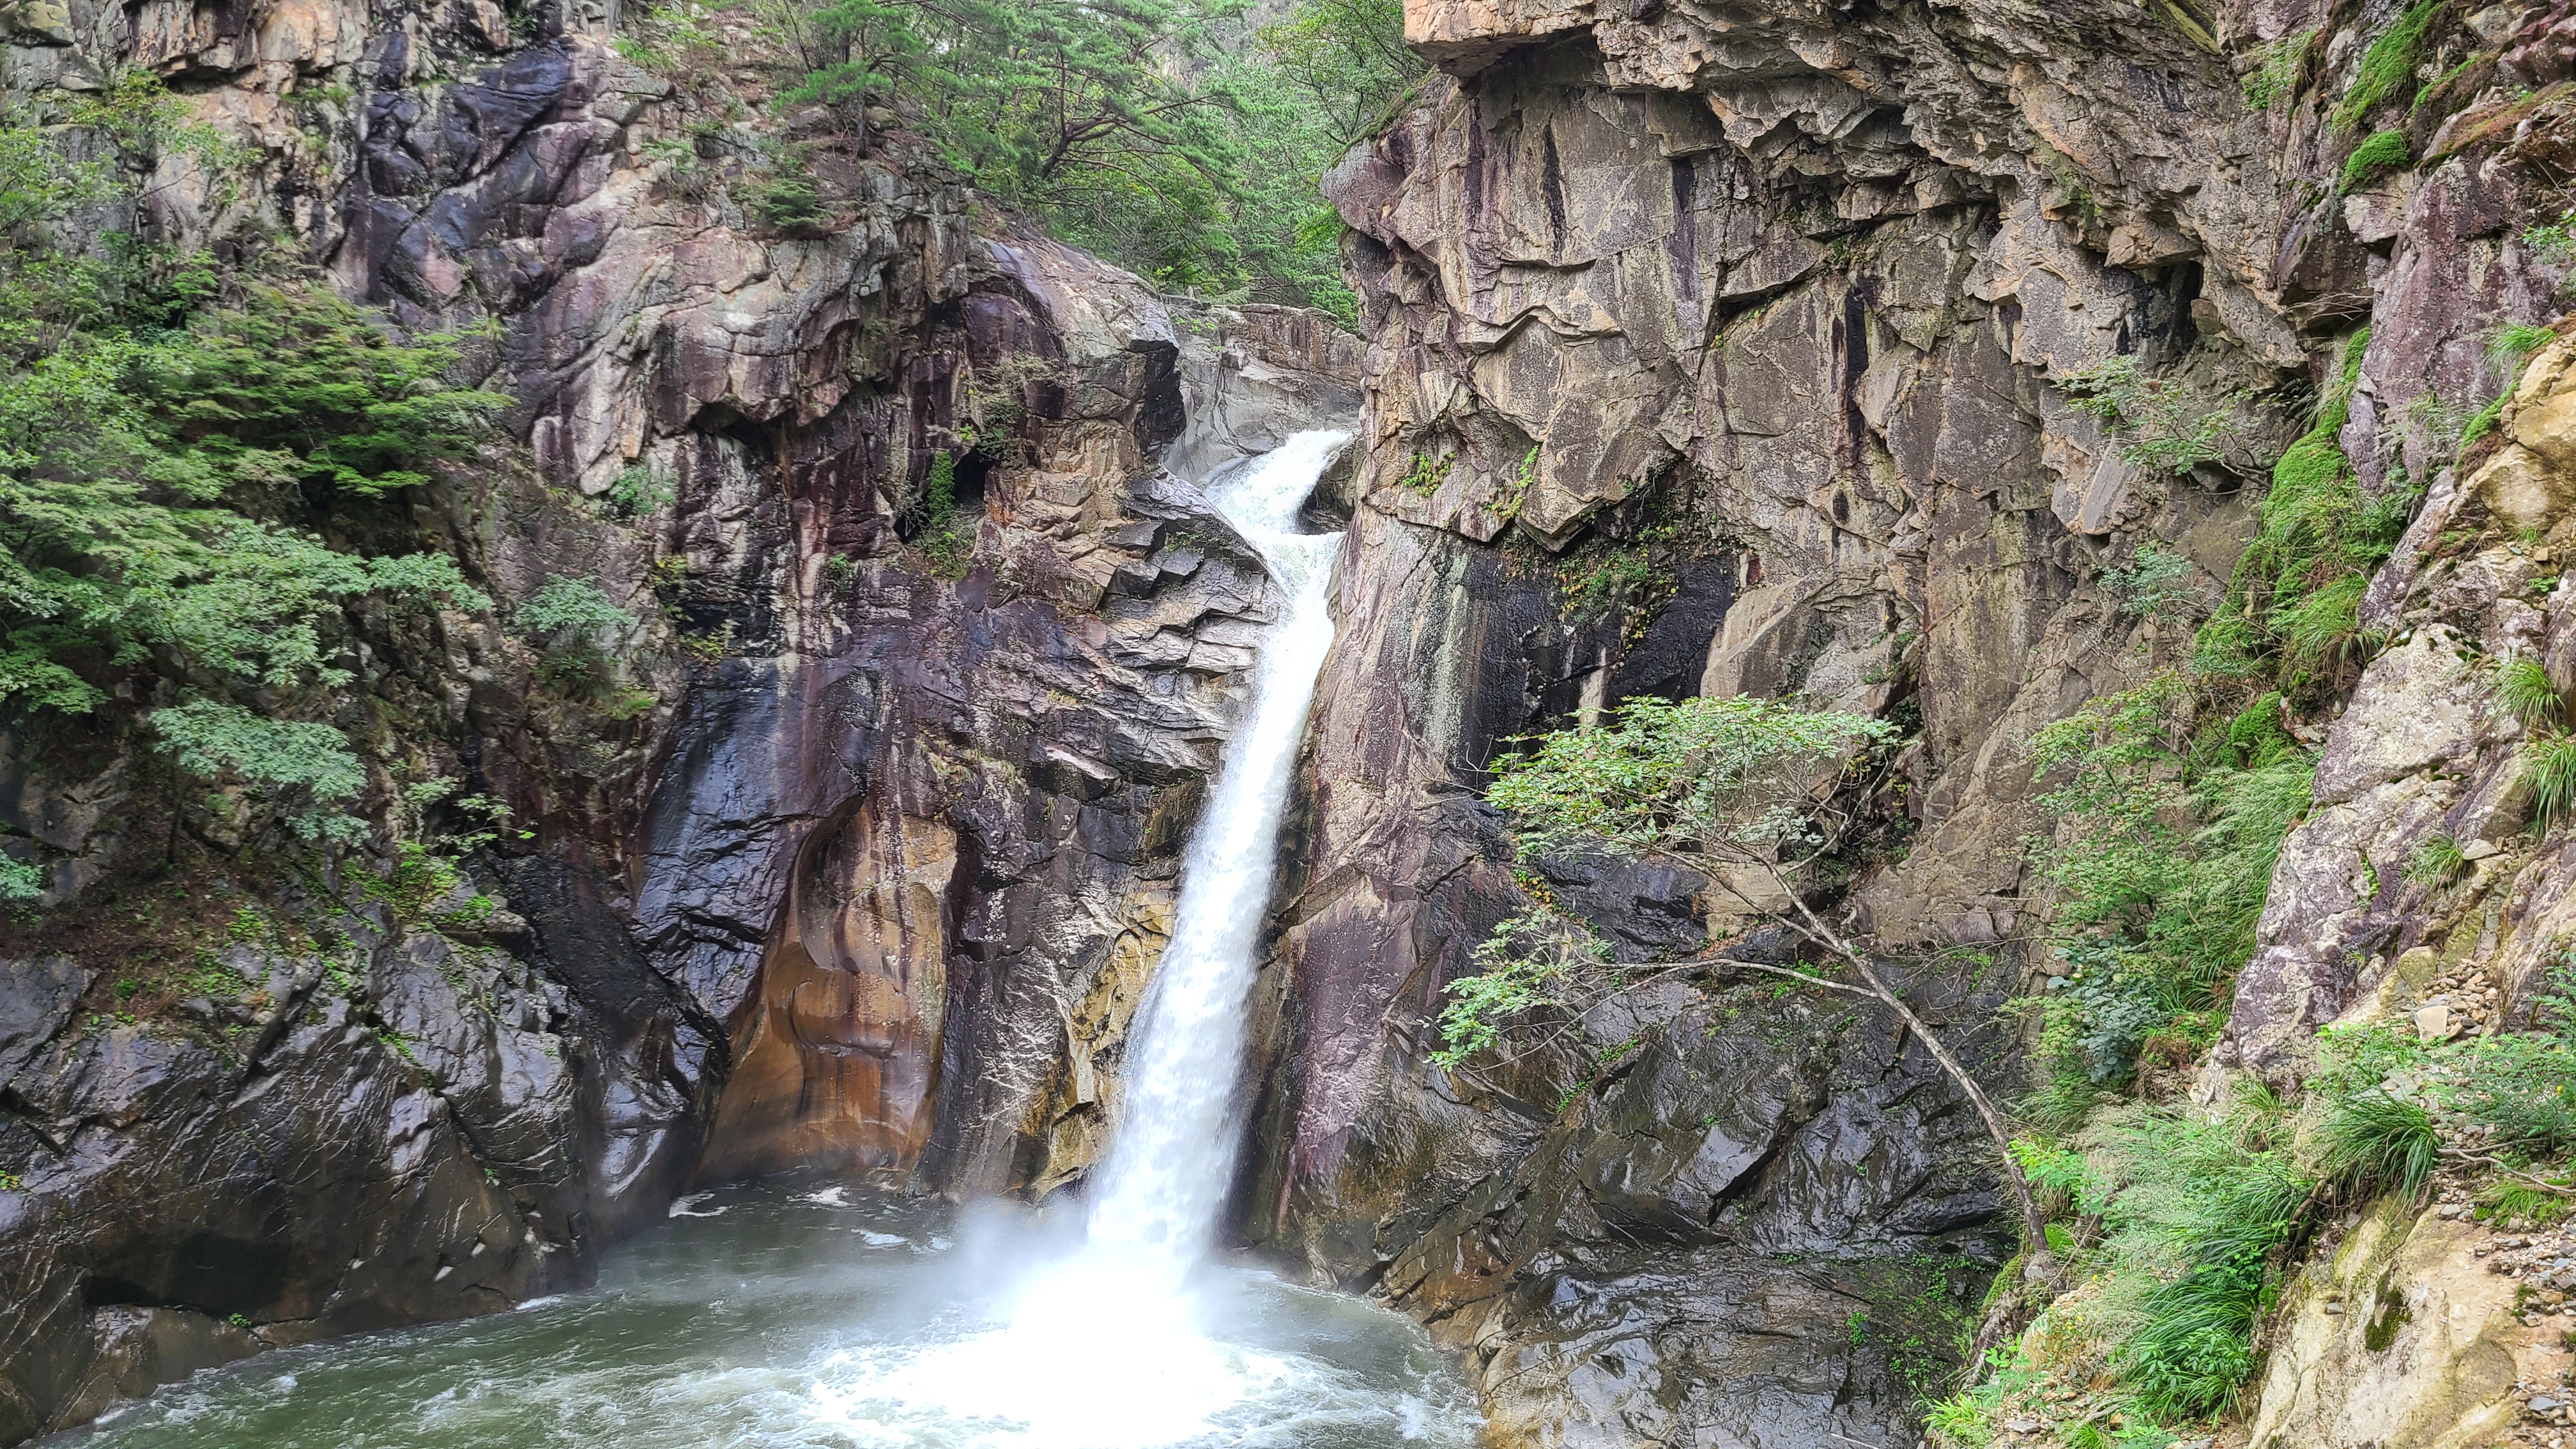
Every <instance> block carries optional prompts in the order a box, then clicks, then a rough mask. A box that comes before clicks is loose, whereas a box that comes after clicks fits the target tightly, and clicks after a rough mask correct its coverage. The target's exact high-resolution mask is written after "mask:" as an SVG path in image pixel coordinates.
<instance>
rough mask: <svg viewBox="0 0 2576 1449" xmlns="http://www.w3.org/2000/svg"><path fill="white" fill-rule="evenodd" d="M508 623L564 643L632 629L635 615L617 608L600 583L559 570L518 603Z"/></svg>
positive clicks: (525, 632)
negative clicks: (571, 575) (564, 573)
mask: <svg viewBox="0 0 2576 1449" xmlns="http://www.w3.org/2000/svg"><path fill="white" fill-rule="evenodd" d="M511 623H512V624H513V625H515V626H516V627H517V628H518V630H519V631H520V632H521V633H523V634H526V635H528V636H530V637H532V638H537V639H542V640H546V641H548V642H551V643H556V644H564V643H570V642H572V641H574V640H576V639H587V638H592V637H595V636H597V635H600V634H605V633H609V632H611V631H614V630H622V629H631V628H633V627H634V626H635V616H634V615H632V614H629V613H627V612H626V611H625V610H624V609H621V608H619V607H618V606H617V604H616V602H615V601H614V600H612V599H610V598H609V597H608V593H607V591H606V590H604V589H602V588H600V586H599V585H597V584H595V583H592V582H591V581H589V580H588V579H577V578H573V577H570V576H569V575H561V574H558V575H555V576H552V577H550V578H548V579H547V580H546V582H545V584H544V586H543V587H541V588H539V589H538V590H537V591H536V592H535V593H533V594H530V595H529V596H528V598H527V601H526V602H524V603H522V604H520V605H519V607H518V611H517V612H516V613H515V614H513V615H512V616H511Z"/></svg>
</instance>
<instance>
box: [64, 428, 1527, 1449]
mask: <svg viewBox="0 0 2576 1449" xmlns="http://www.w3.org/2000/svg"><path fill="white" fill-rule="evenodd" d="M1345 436H1346V435H1344V434H1340V433H1333V432H1310V433H1301V434H1299V435H1297V436H1296V437H1293V438H1291V439H1289V440H1288V441H1287V442H1286V443H1285V444H1283V445H1282V446H1281V447H1280V448H1279V449H1278V450H1277V451H1276V452H1274V453H1271V454H1268V455H1265V456H1263V457H1261V458H1259V459H1256V460H1254V461H1253V462H1251V463H1250V464H1248V465H1246V466H1244V467H1243V468H1241V469H1239V470H1238V471H1237V472H1236V474H1235V475H1234V476H1233V477H1232V478H1231V479H1229V480H1226V481H1224V482H1223V483H1221V484H1219V485H1218V486H1217V487H1216V488H1215V489H1214V490H1213V493H1214V499H1215V501H1216V503H1217V505H1218V506H1219V508H1220V509H1221V510H1222V511H1224V513H1225V514H1226V516H1227V517H1228V519H1229V520H1231V521H1232V522H1233V523H1234V524H1235V525H1236V527H1237V529H1238V530H1239V531H1241V532H1242V534H1243V535H1244V537H1245V538H1246V539H1247V540H1249V541H1250V542H1251V543H1252V544H1253V545H1254V546H1255V547H1257V548H1259V549H1260V550H1261V552H1262V555H1263V557H1264V558H1265V560H1266V561H1267V562H1268V564H1269V567H1270V571H1271V574H1272V577H1273V578H1274V580H1276V582H1277V583H1278V585H1279V590H1278V592H1279V595H1280V606H1279V611H1278V616H1277V618H1276V620H1275V622H1273V623H1272V624H1271V625H1270V626H1269V628H1268V630H1267V631H1266V633H1265V636H1264V640H1263V645H1262V650H1261V658H1260V661H1259V664H1258V665H1257V667H1256V668H1255V670H1254V680H1253V692H1252V697H1251V698H1250V699H1249V700H1248V701H1247V708H1246V712H1245V716H1244V721H1243V724H1242V725H1241V727H1240V728H1239V729H1238V731H1237V733H1236V736H1235V738H1234V740H1233V741H1232V742H1231V743H1230V744H1229V745H1228V747H1227V750H1226V753H1225V758H1224V760H1223V762H1222V764H1221V765H1220V767H1219V770H1218V774H1217V779H1216V781H1215V782H1214V785H1213V788H1212V789H1211V791H1210V795H1209V802H1208V808H1207V812H1206V814H1205V816H1204V817H1203V818H1202V820H1201V823H1200V826H1199V828H1198V831H1197V833H1196V834H1195V835H1194V836H1193V838H1192V840H1191V843H1190V847H1189V851H1188V854H1187V858H1186V860H1185V862H1184V865H1183V868H1182V875H1181V890H1180V898H1179V900H1178V901H1177V902H1176V904H1175V908H1174V926H1173V937H1172V942H1171V945H1170V946H1169V947H1168V948H1166V950H1165V953H1164V956H1163V960H1162V963H1161V964H1160V966H1159V967H1158V969H1157V970H1156V972H1155V976H1154V980H1153V984H1152V985H1151V986H1150V987H1149V988H1148V991H1147V995H1146V1000H1145V1002H1144V1003H1143V1005H1142V1006H1141V1008H1140V1010H1139V1013H1138V1018H1137V1023H1136V1027H1135V1030H1134V1032H1133V1033H1132V1034H1131V1040H1130V1046H1129V1049H1128V1058H1127V1060H1128V1067H1127V1073H1126V1080H1125V1082H1124V1084H1123V1087H1124V1093H1125V1095H1124V1098H1123V1100H1122V1101H1121V1102H1120V1104H1119V1115H1118V1130H1117V1135H1116V1138H1115V1140H1114V1143H1113V1145H1112V1147H1111V1150H1110V1154H1109V1158H1108V1160H1107V1161H1106V1162H1105V1163H1104V1164H1103V1165H1102V1167H1101V1168H1100V1169H1099V1170H1098V1171H1097V1172H1096V1173H1095V1174H1094V1181H1093V1183H1092V1185H1091V1191H1090V1194H1089V1206H1088V1208H1087V1210H1085V1211H1083V1212H1082V1213H1081V1215H1080V1216H1079V1217H1068V1216H1067V1215H1064V1214H1057V1215H1055V1220H1054V1221H1053V1222H1052V1223H1049V1222H1045V1221H1041V1220H1039V1219H1038V1218H1036V1217H1035V1216H1033V1215H1030V1214H1026V1213H1014V1212H1010V1211H1007V1210H1004V1209H1001V1208H991V1209H987V1210H985V1211H984V1212H983V1213H981V1214H980V1215H978V1216H974V1217H970V1218H968V1219H965V1220H963V1221H960V1220H958V1219H955V1218H953V1217H952V1216H951V1215H950V1214H949V1212H948V1210H947V1209H946V1208H944V1207H942V1206H939V1205H935V1204H927V1203H922V1202H917V1201H911V1202H908V1201H903V1200H898V1199H892V1198H886V1197H880V1196H874V1195H869V1194H864V1193H861V1192H859V1191H857V1190H855V1189H852V1188H849V1187H846V1186H841V1185H834V1184H830V1183H807V1184H804V1185H801V1186H798V1187H785V1186H779V1185H768V1186H749V1187H740V1188H730V1189H724V1190H720V1191H717V1192H712V1193H701V1194H697V1195H694V1196H692V1197H690V1198H687V1199H684V1200H683V1201H682V1202H681V1203H679V1204H677V1205H675V1207H674V1208H673V1213H672V1217H671V1219H670V1221H669V1222H668V1223H667V1224H665V1225H664V1226H663V1227H662V1228H660V1229H659V1230H657V1231H655V1232H653V1233H649V1234H646V1235H644V1236H642V1237H640V1238H638V1239H636V1240H634V1241H631V1242H629V1243H626V1244H623V1245H621V1246H620V1247H618V1248H617V1249H615V1250H613V1251H612V1252H611V1253H610V1254H609V1255H608V1257H607V1259H606V1261H605V1262H604V1263H603V1265H602V1269H601V1275H600V1283H599V1285H598V1287H597V1288H595V1289H593V1290H591V1291H589V1292H586V1293H581V1294H572V1295H565V1296H562V1297H558V1298H553V1299H546V1300H541V1301H539V1302H535V1303H531V1304H528V1305H526V1306H524V1307H522V1308H520V1309H518V1310H517V1311H515V1312H511V1313H505V1314H500V1315H496V1316H494V1317H490V1318H483V1319H476V1320H471V1321H468V1322H464V1323H455V1324H445V1325H438V1326H434V1327H427V1328H418V1329H411V1330H406V1331H403V1332H398V1333H388V1334H378V1335H373V1336H369V1337H365V1338H359V1339H351V1340H343V1341H339V1342H335V1343H329V1344H320V1345H314V1346H311V1347H307V1348H299V1349H289V1350H284V1351H280V1352H277V1353H272V1354H267V1355H263V1356H262V1357H260V1358H257V1359H254V1360H252V1361H250V1362H248V1363H245V1364H241V1365H237V1366H235V1367H234V1368H231V1369H228V1370H223V1371H219V1372H214V1373H208V1374H201V1375H199V1376H198V1377H197V1378H196V1379H194V1380H192V1381H190V1382H188V1383H185V1384H180V1385H175V1386H172V1387H170V1388H167V1389H164V1390H162V1391H161V1392H160V1393H158V1394H156V1395H155V1396H153V1397H152V1398H151V1399H149V1400H147V1401H145V1402H143V1403H141V1404H138V1405H132V1406H128V1407H126V1408H124V1409H122V1410H121V1411H119V1412H117V1413H116V1414H114V1415H112V1416H111V1417H110V1418H108V1419H106V1420H104V1421H102V1422H101V1423H100V1424H99V1425H98V1426H96V1427H95V1428H93V1429H91V1430H88V1431H85V1432H83V1433H81V1434H79V1435H77V1436H72V1437H75V1438H77V1439H79V1440H80V1441H81V1442H83V1443H85V1444H91V1445H96V1446H101V1449H104V1446H111V1445H112V1446H117V1449H161V1446H189V1449H215V1446H226V1449H230V1446H260V1449H304V1446H312V1449H325V1446H329V1449H376V1446H383V1449H396V1446H401V1449H410V1446H439V1449H505V1446H507V1449H536V1446H548V1449H552V1446H563V1449H571V1446H583V1449H607V1446H634V1449H684V1446H687V1449H694V1446H719V1445H722V1446H742V1449H765V1446H790V1445H793V1446H817V1449H820V1446H835V1449H839V1446H852V1449H876V1446H887V1449H898V1446H899V1449H1151V1446H1166V1445H1169V1446H1192V1449H1216V1446H1244V1449H1251V1446H1278V1449H1377V1446H1398V1445H1421V1446H1430V1449H1466V1446H1469V1445H1471V1444H1473V1443H1474V1442H1475V1437H1476V1428H1477V1421H1476V1414H1475V1406H1474V1402H1473V1399H1472V1396H1471V1395H1469V1394H1468V1393H1467V1391H1466V1390H1465V1388H1464V1387H1463V1385H1462V1384H1461V1383H1460V1382H1459V1380H1458V1379H1457V1377H1456V1376H1455V1374H1454V1373H1453V1372H1452V1370H1451V1368H1450V1366H1449V1365H1448V1363H1447V1362H1446V1361H1445V1359H1444V1358H1443V1357H1442V1356H1441V1355H1440V1354H1439V1353H1437V1352H1436V1351H1435V1350H1434V1349H1433V1348H1432V1346H1431V1344H1430V1342H1429V1340H1428V1339H1427V1338H1426V1337H1425V1336H1424V1335H1423V1333H1422V1332H1421V1330H1420V1329H1419V1328H1417V1327H1416V1326H1415V1325H1413V1324H1412V1323H1411V1322H1410V1321H1409V1320H1406V1319H1404V1318H1402V1317H1399V1316H1397V1315H1395V1314H1393V1313H1389V1312H1387V1311H1385V1310H1383V1309H1380V1308H1377V1307H1374V1306H1372V1305H1370V1304H1367V1303H1364V1302H1362V1301H1360V1300H1358V1299H1354V1298H1349V1297H1344V1296H1341V1295H1337V1294H1329V1293H1319V1292H1313V1291H1310V1290H1306V1289H1302V1288H1298V1287H1294V1286H1292V1285H1289V1284H1287V1283H1284V1282H1281V1281H1279V1280H1277V1279H1275V1278H1272V1277H1270V1276H1268V1275H1266V1274H1263V1273H1261V1272H1258V1271H1256V1270H1253V1269H1249V1268H1246V1267H1244V1266H1242V1265H1239V1264H1235V1263H1231V1262H1228V1261H1227V1260H1226V1259H1225V1258H1224V1256H1223V1255H1221V1254H1219V1253H1217V1252H1215V1251H1214V1250H1213V1248H1212V1246H1211V1245H1212V1242H1213V1239H1214V1236H1215V1229H1216V1225H1217V1217H1218V1214H1219V1211H1220V1208H1221V1205H1222V1199H1223V1196H1224V1192H1225V1189H1226V1186H1227V1183H1228V1182H1229V1180H1230V1179H1231V1177H1232V1173H1233V1166H1234V1161H1235V1157H1236V1153H1237V1149H1238V1144H1239V1142H1240V1139H1241V1134H1242V1123H1241V1120H1240V1116H1239V1112H1238V1108H1237V1105H1236V1104H1237V1103H1238V1101H1239V1100H1240V1097H1241V1093H1240V1092H1239V1091H1238V1090H1237V1082H1236V1078H1237V1075H1238V1073H1239V1071H1240V1066H1241V1057H1242V1050H1243V1034H1242V1022H1243V1017H1244V1014H1245V1002H1246V997H1247V994H1248V992H1249V990H1250V988H1251V984H1252V979H1253V971H1254V966H1255V950H1256V946H1257V938H1258V935H1259V931H1260V926H1261V921H1262V918H1263V916H1264V914H1265V912H1266V909H1267V905H1268V899H1269V890H1270V883H1271V875H1272V868H1273V865H1274V863H1275V856H1276V852H1277V844H1278V832H1279V819H1280V814H1281V811H1282V808H1283V806H1284V804H1285V801H1286V799H1287V795H1288V791H1289V787H1290V784H1291V778H1292V774H1293V771H1294V767H1295V763H1296V758H1297V750H1298V745H1299V742H1300V740H1301V739H1302V737H1303V734H1304V728H1305V721H1306V714H1307V710H1308V706H1309V704H1310V703H1311V702H1312V699H1313V695H1314V687H1315V677H1316V674H1317V672H1318V670H1319V669H1320V668H1321V666H1322V664H1323V660H1324V656H1325V654H1326V652H1327V651H1328V650H1329V649H1330V648H1331V646H1332V638H1333V626H1332V620H1331V617H1330V614H1329V612H1328V608H1327V601H1326V597H1325V595H1326V588H1327V584H1328V582H1329V575H1330V572H1331V567H1332V559H1333V554H1334V550H1335V546H1336V544H1337V542H1338V539H1339V535H1334V534H1323V535H1307V534H1300V533H1298V532H1297V529H1296V517H1297V513H1298V510H1299V508H1300V506H1301V505H1302V504H1303V503H1304V501H1305V499H1306V497H1307V495H1308V493H1309V492H1311V491H1312V489H1313V487H1314V484H1315V480H1316V478H1317V477H1318V476H1319V474H1320V473H1321V471H1322V469H1323V468H1324V466H1325V465H1326V464H1327V463H1328V462H1329V461H1330V459H1331V457H1332V455H1333V452H1334V450H1335V449H1336V448H1337V447H1339V446H1340V444H1341V443H1342V441H1343V440H1344V437H1345Z"/></svg>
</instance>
